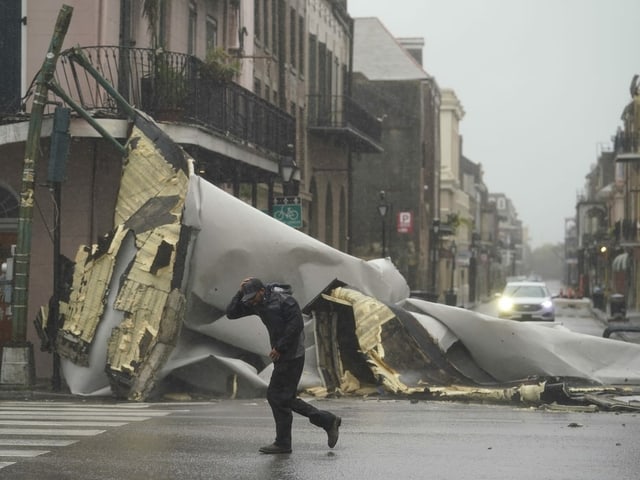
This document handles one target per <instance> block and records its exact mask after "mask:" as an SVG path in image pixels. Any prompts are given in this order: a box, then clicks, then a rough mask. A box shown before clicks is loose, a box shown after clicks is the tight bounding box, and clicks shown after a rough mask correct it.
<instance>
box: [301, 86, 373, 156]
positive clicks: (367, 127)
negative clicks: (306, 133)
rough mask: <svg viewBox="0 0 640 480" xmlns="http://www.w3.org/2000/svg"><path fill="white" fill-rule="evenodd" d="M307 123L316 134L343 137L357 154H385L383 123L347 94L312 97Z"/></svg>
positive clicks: (309, 98) (309, 99)
mask: <svg viewBox="0 0 640 480" xmlns="http://www.w3.org/2000/svg"><path fill="white" fill-rule="evenodd" d="M307 110H308V112H307V122H308V127H309V129H310V130H312V131H316V132H318V133H327V134H333V135H340V136H343V137H344V138H346V139H347V140H349V141H350V144H351V145H352V147H353V148H355V149H356V151H360V152H369V153H374V152H381V151H382V147H381V146H380V142H381V139H382V122H381V121H380V120H378V119H377V118H375V117H374V116H373V115H371V114H370V113H369V112H367V111H366V110H365V109H364V108H362V107H361V106H360V105H358V104H357V103H356V102H355V101H354V100H353V99H351V98H350V97H347V96H345V95H309V96H308V97H307Z"/></svg>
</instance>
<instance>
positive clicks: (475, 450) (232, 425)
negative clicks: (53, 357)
mask: <svg viewBox="0 0 640 480" xmlns="http://www.w3.org/2000/svg"><path fill="white" fill-rule="evenodd" d="M314 401H315V402H317V404H318V405H319V406H320V407H321V408H326V409H329V410H332V411H334V412H335V413H336V414H338V415H341V416H342V417H343V427H342V428H341V435H340V440H339V442H338V445H337V446H336V448H334V449H333V450H332V449H329V448H328V447H327V445H326V435H325V433H324V431H322V430H319V429H318V428H316V427H314V426H312V425H311V424H309V423H308V422H307V421H306V419H303V418H301V417H297V418H295V420H294V445H293V449H294V450H293V453H292V454H284V455H264V454H260V453H258V448H259V447H260V446H261V445H264V444H267V443H270V442H271V441H272V438H273V420H272V418H271V415H270V411H269V409H268V405H267V404H266V403H265V402H264V401H263V400H262V399H258V400H250V401H246V400H225V401H219V402H213V403H175V404H148V408H149V409H152V410H153V411H165V412H166V411H169V414H167V415H164V416H155V417H151V418H148V419H146V420H143V421H138V422H130V423H126V424H123V425H120V426H114V427H107V428H105V429H104V431H103V433H100V434H96V435H93V436H87V437H84V438H79V439H76V440H77V441H76V442H75V443H73V444H72V445H68V446H61V447H57V448H47V449H46V450H48V453H44V454H41V455H38V456H34V457H31V458H11V457H4V458H2V460H3V461H4V460H11V461H14V462H15V463H14V464H13V465H10V466H7V467H5V468H2V469H0V478H2V479H5V478H6V479H12V480H23V479H24V480H34V479H47V480H59V479H69V480H71V479H73V480H78V479H92V480H100V479H110V480H116V479H118V480H133V479H135V480H140V479H167V480H168V479H172V480H173V479H220V480H227V479H229V480H230V479H246V480H252V479H256V480H267V479H269V480H271V479H282V480H302V479H309V480H333V479H394V480H401V479H402V480H406V479H421V480H422V479H457V480H461V479H474V480H479V479H491V480H495V479H545V480H553V479H582V480H596V479H597V480H603V479H616V480H636V479H637V478H638V472H639V471H640V446H639V442H640V416H638V415H637V414H632V413H622V414H614V413H577V412H571V413H558V412H550V411H542V410H538V409H530V408H526V407H522V408H519V407H517V406H512V405H500V406H496V405H469V404H463V403H444V402H426V401H419V402H414V403H412V402H410V401H408V400H391V399H390V400H385V399H370V400H366V399H361V398H360V399H330V400H314ZM78 403H81V402H78ZM0 404H1V403H0ZM83 408H86V407H83ZM149 412H151V410H149ZM95 415H97V414H95ZM0 434H1V432H0ZM21 438H22V437H21ZM41 438H45V437H41ZM51 438H67V437H62V436H61V437H56V435H54V434H47V436H46V439H51ZM4 448H8V447H4ZM41 449H43V447H41Z"/></svg>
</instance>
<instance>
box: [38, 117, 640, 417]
mask: <svg viewBox="0 0 640 480" xmlns="http://www.w3.org/2000/svg"><path fill="white" fill-rule="evenodd" d="M191 165H192V160H191V158H190V157H189V156H188V155H187V154H186V153H185V152H184V151H183V150H182V149H181V148H180V147H179V146H177V145H176V144H174V143H173V142H172V141H171V139H170V138H169V137H168V136H167V135H166V134H164V133H163V132H162V130H161V129H160V128H159V127H158V126H157V125H156V124H155V122H153V120H152V119H150V118H149V117H146V116H145V115H144V114H142V113H140V115H139V116H138V117H137V119H136V121H135V125H134V128H133V129H132V133H131V135H130V138H129V140H128V143H127V156H126V159H125V161H124V166H123V173H122V177H121V184H120V190H119V194H118V199H117V204H116V211H115V212H114V225H113V229H112V231H111V232H108V233H106V234H105V236H104V237H103V238H102V239H100V241H99V242H98V244H96V245H92V246H84V245H83V246H80V247H79V248H78V253H77V255H76V258H75V265H74V271H73V280H72V283H71V287H70V289H69V291H68V292H67V295H66V296H64V298H63V300H64V301H63V302H62V304H61V306H60V314H61V325H62V326H61V327H60V329H59V330H58V332H57V333H56V335H55V341H54V342H50V339H43V342H45V341H49V342H50V343H51V348H52V349H54V350H55V351H56V352H57V353H59V354H60V356H61V358H62V372H63V375H64V379H65V381H66V383H67V385H68V386H69V388H70V390H71V393H73V394H77V395H114V396H116V397H119V398H127V399H130V400H138V401H142V400H147V399H149V398H153V397H154V396H155V395H157V394H159V393H161V392H163V391H167V390H169V389H171V388H173V386H175V385H179V386H180V388H182V389H186V390H192V391H194V392H206V393H210V394H212V395H220V396H231V397H245V398H248V397H255V396H260V395H263V394H264V391H265V390H266V386H267V384H268V378H269V376H270V373H271V364H270V362H269V360H268V357H267V353H268V352H269V350H270V346H269V344H268V337H267V335H266V332H265V330H264V328H262V325H261V324H260V321H259V319H258V318H257V317H253V316H251V317H245V318H241V319H237V320H229V319H227V318H226V316H225V314H224V311H225V307H226V304H227V303H228V301H229V299H230V298H231V297H232V296H233V294H234V293H235V291H236V289H237V285H238V283H239V282H240V280H241V279H242V278H245V277H246V276H248V275H254V276H257V277H260V278H263V279H268V280H269V281H274V282H282V283H287V284H289V285H291V286H292V287H293V293H294V295H295V297H296V298H297V300H298V301H299V303H300V304H301V305H305V307H304V309H303V312H304V314H305V329H306V330H307V335H306V338H307V345H306V349H307V355H306V359H307V360H306V362H307V363H306V365H305V371H304V374H303V378H302V381H301V383H300V388H301V389H303V390H305V391H306V392H307V393H309V394H312V395H317V396H326V395H362V396H365V395H373V394H375V395H378V394H386V395H399V396H412V397H415V398H425V399H451V400H459V399H463V400H476V401H495V402H517V403H526V404H530V405H542V404H545V405H548V404H565V405H576V404H585V403H588V404H589V405H594V404H595V405H597V406H598V408H600V409H631V410H635V409H638V408H640V407H639V405H638V401H637V395H638V394H639V393H640V345H637V344H632V343H625V342H620V341H617V340H610V339H604V338H598V337H592V336H587V335H581V334H576V333H572V332H569V331H567V330H566V329H562V328H551V327H546V326H540V325H536V324H532V323H519V322H513V321H509V320H501V319H497V318H492V317H487V316H484V315H481V314H478V313H474V312H472V311H468V310H464V309H460V308H455V307H449V306H445V305H441V304H435V303H430V302H426V301H423V300H419V299H414V298H410V297H409V287H408V285H407V283H406V281H405V280H404V278H403V277H402V276H401V275H400V273H399V272H398V270H397V269H396V268H395V267H394V265H393V264H392V263H391V261H390V260H389V259H377V260H372V261H364V260H362V259H358V258H355V257H352V256H350V255H348V254H346V253H343V252H341V251H338V250H336V249H333V248H331V247H329V246H328V245H326V244H323V243H321V242H319V241H317V240H315V239H313V238H311V237H309V236H307V235H305V234H304V233H301V232H299V231H297V230H295V229H293V228H290V227H288V226H287V225H285V224H283V223H281V222H279V221H277V220H275V219H273V218H271V217H270V216H268V215H266V214H264V213H262V212H260V211H259V210H257V209H255V208H253V207H251V206H250V205H247V204H246V203H244V202H242V201H241V200H239V199H238V198H235V197H233V196H232V195H229V194H227V193H226V192H224V191H223V190H221V189H219V188H217V187H216V186H214V185H212V184H210V183H208V182H207V181H205V180H204V179H202V178H201V177H199V176H197V175H196V174H195V173H194V172H193V168H192V167H191ZM42 310H43V312H44V313H43V314H42V318H41V319H40V321H41V322H42V325H41V328H40V329H39V330H40V331H42V332H45V331H46V330H47V329H46V324H47V314H46V311H47V309H46V308H43V309H42ZM634 395H635V397H634ZM625 399H630V400H628V401H627V400H625Z"/></svg>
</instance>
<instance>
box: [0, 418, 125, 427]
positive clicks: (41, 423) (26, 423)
mask: <svg viewBox="0 0 640 480" xmlns="http://www.w3.org/2000/svg"><path fill="white" fill-rule="evenodd" d="M126 424H127V422H76V421H73V420H69V421H66V422H49V421H46V420H0V426H2V425H9V426H18V425H24V426H25V427H38V426H40V427H121V426H123V425H126Z"/></svg>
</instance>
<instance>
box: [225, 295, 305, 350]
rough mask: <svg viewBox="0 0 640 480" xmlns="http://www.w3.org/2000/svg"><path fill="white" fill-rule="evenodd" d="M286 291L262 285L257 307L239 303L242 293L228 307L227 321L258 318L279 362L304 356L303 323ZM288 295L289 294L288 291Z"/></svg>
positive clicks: (297, 309) (298, 308) (235, 296)
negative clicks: (277, 353)
mask: <svg viewBox="0 0 640 480" xmlns="http://www.w3.org/2000/svg"><path fill="white" fill-rule="evenodd" d="M287 291H288V290H287V289H285V288H282V286H281V285H278V284H273V283H272V284H268V285H265V293H264V297H263V298H262V301H261V302H260V303H259V304H257V305H250V304H245V303H242V296H243V294H244V293H243V291H242V290H238V292H237V293H236V294H235V295H234V296H233V298H232V299H231V302H230V303H229V305H228V306H227V312H226V313H227V318H231V319H234V318H240V317H246V316H248V315H258V316H259V317H260V320H262V323H264V325H265V327H267V332H269V341H270V343H271V348H275V349H276V350H277V351H278V352H279V353H280V359H279V360H278V361H283V360H292V359H294V358H298V357H301V356H303V355H304V321H303V319H302V311H301V310H300V305H298V302H297V301H296V299H295V298H293V297H292V296H291V295H289V294H288V293H286V292H287ZM289 291H290V290H289Z"/></svg>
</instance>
